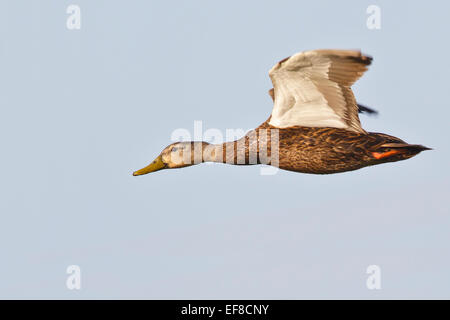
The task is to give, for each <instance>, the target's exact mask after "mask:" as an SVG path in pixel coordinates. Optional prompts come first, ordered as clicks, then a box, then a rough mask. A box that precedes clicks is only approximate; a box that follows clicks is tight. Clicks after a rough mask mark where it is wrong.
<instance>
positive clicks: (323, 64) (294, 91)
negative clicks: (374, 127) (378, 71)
mask: <svg viewBox="0 0 450 320" xmlns="http://www.w3.org/2000/svg"><path fill="white" fill-rule="evenodd" d="M371 61H372V58H371V57H368V56H365V55H362V54H361V52H359V51H348V50H313V51H305V52H301V53H297V54H295V55H293V56H292V57H289V58H286V59H284V60H281V61H280V62H278V63H277V64H276V65H275V66H274V67H273V68H272V69H271V70H270V71H269V76H270V78H271V80H272V83H273V87H274V91H273V99H274V106H273V110H272V116H271V118H270V121H269V124H270V125H272V126H274V127H278V128H286V127H292V126H306V127H334V128H343V129H347V130H350V131H356V132H362V133H364V132H365V131H364V130H363V129H362V128H361V123H360V122H359V117H358V106H357V104H356V100H355V97H354V95H353V92H352V90H351V89H350V86H351V85H352V84H353V83H354V82H355V81H356V80H358V79H359V78H360V77H361V76H362V74H363V73H364V72H365V71H366V70H367V66H368V65H369V64H370V62H371ZM271 95H272V94H271Z"/></svg>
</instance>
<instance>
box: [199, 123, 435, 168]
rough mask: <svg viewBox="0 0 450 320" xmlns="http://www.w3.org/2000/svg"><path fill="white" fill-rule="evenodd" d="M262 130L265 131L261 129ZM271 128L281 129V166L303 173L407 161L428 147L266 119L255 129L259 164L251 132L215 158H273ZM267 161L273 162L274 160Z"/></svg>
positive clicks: (234, 160)
mask: <svg viewBox="0 0 450 320" xmlns="http://www.w3.org/2000/svg"><path fill="white" fill-rule="evenodd" d="M261 129H263V130H264V131H262V132H261ZM271 130H276V131H277V132H278V133H277V134H278V139H279V145H278V153H279V163H278V165H277V166H278V167H279V168H280V169H284V170H289V171H296V172H302V173H313V174H330V173H338V172H344V171H351V170H357V169H360V168H363V167H366V166H370V165H375V164H380V163H385V162H395V161H400V160H405V159H408V158H411V157H412V156H414V155H416V154H417V153H419V152H421V151H423V150H426V149H428V148H426V147H423V146H420V145H410V144H407V143H405V142H404V141H403V140H400V139H399V138H396V137H393V136H389V135H386V134H382V133H372V132H371V133H357V132H349V131H347V130H345V129H338V128H327V127H325V128H308V127H289V128H283V129H278V128H275V127H273V126H271V125H269V124H268V122H264V123H263V124H262V125H261V126H259V127H258V128H256V129H255V132H256V136H257V139H258V148H257V150H256V151H257V158H256V159H257V162H256V163H254V162H253V163H252V162H251V161H250V154H251V150H250V144H251V143H250V141H252V139H253V136H248V135H246V136H244V137H242V138H241V139H239V140H237V141H233V142H228V143H225V144H223V149H222V150H223V152H222V153H221V155H222V157H219V158H217V157H216V158H214V159H212V161H214V162H223V163H228V164H235V165H250V164H264V163H266V161H264V160H263V159H264V158H265V157H266V155H267V156H268V158H269V159H270V157H271V155H272V152H271V151H272V150H271V146H272V144H271V137H272V136H273V134H272V132H271ZM261 137H263V138H262V139H261ZM264 137H267V138H264ZM383 145H384V147H383ZM227 148H229V149H233V150H234V152H233V158H232V160H231V159H230V158H229V157H228V159H227V157H226V149H227ZM260 151H262V156H261V154H260ZM239 154H245V162H243V163H242V161H241V163H239V161H238V155H239ZM206 161H211V159H203V162H206ZM267 164H271V163H270V161H269V162H268V163H267Z"/></svg>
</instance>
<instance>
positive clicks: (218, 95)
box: [0, 0, 450, 299]
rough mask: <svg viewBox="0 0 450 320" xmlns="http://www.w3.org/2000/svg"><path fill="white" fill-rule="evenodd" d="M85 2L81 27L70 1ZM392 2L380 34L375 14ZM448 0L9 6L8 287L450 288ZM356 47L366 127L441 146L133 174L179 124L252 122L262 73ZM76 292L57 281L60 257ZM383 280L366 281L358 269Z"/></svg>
mask: <svg viewBox="0 0 450 320" xmlns="http://www.w3.org/2000/svg"><path fill="white" fill-rule="evenodd" d="M70 4H77V5H79V6H80V8H81V19H82V21H81V30H74V31H70V30H68V29H67V28H66V19H67V16H68V15H67V14H66V8H67V6H68V5H70ZM370 4H376V5H378V6H380V8H381V30H369V29H367V27H366V19H367V14H366V8H367V7H368V6H369V5H370ZM448 12H450V5H449V4H448V3H444V2H443V1H439V2H438V1H431V2H430V1H428V2H426V1H420V2H414V3H413V2H407V1H395V2H394V1H356V0H355V1H346V2H345V4H344V3H342V2H337V1H304V2H303V1H248V2H243V1H226V2H225V1H221V2H218V1H185V2H181V1H179V2H163V1H158V2H157V1H125V0H121V1H113V0H108V1H106V0H103V1H101V0H96V1H87V0H72V1H50V0H46V1H12V0H10V1H6V0H2V2H1V3H0V39H1V57H2V59H1V61H2V63H1V70H2V71H1V76H0V81H1V83H0V85H1V88H2V90H1V94H0V104H1V110H2V111H1V113H2V116H1V118H0V121H1V125H0V134H1V137H2V139H1V141H2V160H1V164H2V165H1V166H0V170H1V177H2V179H1V184H0V192H1V194H2V197H1V198H2V200H1V202H0V211H1V216H0V217H1V221H0V243H1V245H0V254H1V263H0V297H1V298H64V299H72V298H186V299H189V298H210V299H214V298H268V299H271V298H276V299H283V298H288V299H297V298H364V299H371V298H450V272H449V270H450V258H449V253H450V233H449V227H450V209H449V191H450V182H449V179H450V171H449V166H448V162H449V160H448V159H449V157H450V151H449V148H448V138H449V134H448V123H449V121H448V119H449V117H450V109H449V102H448V101H449V99H448V94H449V79H448V73H449V70H450V68H449V67H450V60H449V59H448V53H449V49H450V45H449V42H448V40H447V38H448V34H449V31H450V28H449V24H448ZM317 48H344V49H348V48H361V49H362V50H363V51H364V52H365V53H368V54H370V55H372V56H373V57H374V61H373V65H372V66H371V68H370V70H369V72H367V73H366V74H365V76H364V77H363V78H362V79H361V80H360V81H359V82H358V83H357V85H356V86H355V87H354V91H355V94H356V96H357V99H358V101H360V102H361V103H364V104H367V105H369V106H372V107H374V108H376V109H378V110H379V112H380V115H379V116H378V117H373V118H368V117H366V116H362V117H361V120H362V123H363V126H364V127H365V128H366V129H367V130H369V131H378V132H385V133H388V134H392V135H395V136H398V137H399V138H402V139H404V140H406V141H407V142H410V143H419V144H424V145H426V146H429V147H432V148H434V149H435V150H433V151H428V152H424V153H422V154H420V155H418V156H417V157H415V158H413V159H410V160H407V161H403V162H398V163H391V164H385V165H380V166H375V167H370V168H365V169H361V170H358V171H354V172H348V173H343V174H336V175H328V176H315V175H305V174H300V173H293V172H286V171H280V172H279V173H278V174H277V175H274V176H261V175H260V174H259V168H258V167H256V166H255V167H245V166H241V167H234V166H227V165H211V166H207V165H199V166H194V167H190V168H186V169H183V170H166V171H161V172H157V173H155V174H151V175H147V176H143V177H133V176H131V173H132V171H133V170H135V169H138V168H141V167H142V166H144V165H146V164H147V163H148V162H150V161H151V160H153V158H154V157H155V156H156V155H157V154H159V152H160V151H161V150H162V149H163V148H164V147H165V146H166V145H168V144H169V143H171V141H170V135H171V133H172V131H173V130H174V129H176V128H187V129H189V130H193V124H194V120H201V121H203V126H204V128H205V129H207V128H218V129H221V130H225V129H227V128H243V129H248V128H252V127H256V126H257V125H259V124H260V123H261V122H262V121H264V120H265V119H266V118H267V117H268V116H269V114H270V112H271V108H272V105H271V100H270V98H269V96H268V95H267V90H268V89H269V88H270V87H271V83H270V80H269V78H268V76H267V72H268V70H269V69H270V68H271V67H272V65H273V64H274V63H276V62H277V61H278V60H280V59H282V58H285V57H287V56H289V55H291V54H293V53H296V52H298V51H303V50H309V49H317ZM72 264H76V265H79V266H80V267H81V270H82V289H81V290H80V291H70V290H68V289H67V288H66V285H65V281H66V277H67V275H66V273H65V271H66V268H67V266H69V265H72ZM372 264H376V265H379V266H380V267H381V271H382V289H381V290H378V291H370V290H368V289H367V288H366V284H365V283H366V278H367V275H366V273H365V271H366V268H367V266H369V265H372Z"/></svg>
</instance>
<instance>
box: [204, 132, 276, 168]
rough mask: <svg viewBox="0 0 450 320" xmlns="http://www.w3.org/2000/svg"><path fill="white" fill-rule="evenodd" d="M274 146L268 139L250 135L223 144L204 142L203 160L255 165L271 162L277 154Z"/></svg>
mask: <svg viewBox="0 0 450 320" xmlns="http://www.w3.org/2000/svg"><path fill="white" fill-rule="evenodd" d="M274 149H277V150H278V148H274V147H273V146H271V144H270V140H269V143H267V141H266V140H263V141H261V140H259V139H251V137H250V138H249V137H248V136H244V137H243V138H241V139H239V140H236V141H230V142H225V143H221V144H209V143H206V142H203V157H202V162H219V163H227V164H235V165H253V164H261V163H266V164H268V163H271V162H273V159H271V158H270V157H271V156H272V155H273V156H275V155H276V154H275V153H274V152H273V151H274Z"/></svg>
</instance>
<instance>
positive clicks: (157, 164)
mask: <svg viewBox="0 0 450 320" xmlns="http://www.w3.org/2000/svg"><path fill="white" fill-rule="evenodd" d="M165 166H166V165H165V164H164V162H163V161H162V158H161V156H159V157H158V158H156V159H155V160H153V162H152V163H150V164H149V165H148V166H146V167H145V168H142V169H140V170H138V171H135V172H133V176H141V175H143V174H147V173H150V172H155V171H158V170H161V169H164V168H165Z"/></svg>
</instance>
